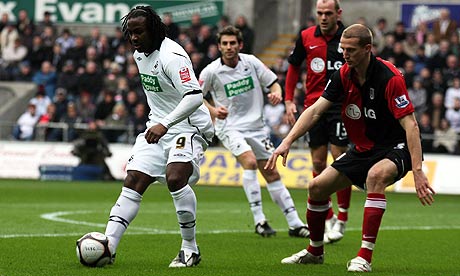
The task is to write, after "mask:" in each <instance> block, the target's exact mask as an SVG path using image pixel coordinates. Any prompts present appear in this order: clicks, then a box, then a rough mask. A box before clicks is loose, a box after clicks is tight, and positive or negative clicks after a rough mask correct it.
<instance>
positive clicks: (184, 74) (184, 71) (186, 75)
mask: <svg viewBox="0 0 460 276" xmlns="http://www.w3.org/2000/svg"><path fill="white" fill-rule="evenodd" d="M179 76H180V80H181V81H182V83H184V82H188V81H190V80H192V78H191V77H190V70H188V68H187V67H182V68H181V69H179Z"/></svg>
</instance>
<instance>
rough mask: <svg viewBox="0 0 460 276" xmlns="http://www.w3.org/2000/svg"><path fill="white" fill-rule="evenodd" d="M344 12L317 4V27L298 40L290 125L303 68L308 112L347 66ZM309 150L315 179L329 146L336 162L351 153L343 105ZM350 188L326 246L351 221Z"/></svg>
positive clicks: (290, 81)
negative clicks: (303, 66) (342, 43)
mask: <svg viewBox="0 0 460 276" xmlns="http://www.w3.org/2000/svg"><path fill="white" fill-rule="evenodd" d="M341 14H342V10H341V9H340V5H339V1H338V0H318V1H317V3H316V17H317V20H318V23H319V25H318V26H312V27H310V28H307V29H305V30H303V31H302V32H301V33H300V36H299V38H298V39H297V42H296V45H295V48H294V51H293V52H292V54H291V55H290V56H289V59H288V61H289V68H288V71H287V77H286V97H285V104H286V114H287V116H288V118H289V122H290V123H291V124H292V125H293V124H294V123H295V117H294V113H296V112H297V110H296V105H295V103H293V97H294V89H295V86H296V83H297V79H298V78H299V73H300V65H301V64H302V62H303V61H304V60H305V61H306V67H307V80H306V83H305V87H306V90H305V101H304V106H305V108H307V107H309V106H311V105H313V104H314V103H315V102H316V100H317V99H318V98H319V97H320V96H321V95H322V94H323V91H324V88H325V87H326V83H327V81H328V80H329V78H330V77H331V75H332V74H333V73H334V72H335V71H337V70H338V69H339V68H340V67H341V66H342V64H343V63H345V61H344V59H343V55H342V49H341V48H340V36H341V35H342V32H343V30H344V26H343V24H342V22H340V21H339V19H340V16H341ZM308 137H309V141H308V143H309V147H310V152H311V158H312V160H313V161H312V163H313V177H316V176H317V175H319V174H320V173H321V172H322V171H323V170H324V169H325V168H326V165H327V153H328V145H329V144H330V151H331V154H332V157H333V158H334V159H337V157H339V156H340V155H341V154H343V153H344V152H345V151H346V150H347V149H348V143H349V142H348V137H347V132H346V131H345V128H344V126H343V123H342V120H341V118H340V105H338V104H337V105H335V106H334V107H333V108H331V109H330V110H328V111H327V112H326V113H325V114H324V115H323V116H322V117H321V119H320V121H319V122H318V123H317V124H316V125H315V126H314V127H313V128H312V129H311V130H310V131H309V132H308ZM350 197H351V187H347V188H345V189H344V190H342V191H338V192H337V203H338V204H337V205H338V211H339V212H338V216H336V215H334V211H333V209H332V207H331V208H330V209H329V213H328V215H327V218H326V226H325V227H326V231H325V234H324V242H326V243H328V242H335V241H338V240H340V239H341V238H342V237H343V234H344V232H345V224H346V222H347V220H348V208H349V207H350Z"/></svg>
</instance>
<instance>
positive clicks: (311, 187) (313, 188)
mask: <svg viewBox="0 0 460 276" xmlns="http://www.w3.org/2000/svg"><path fill="white" fill-rule="evenodd" d="M308 196H309V197H310V198H311V199H314V200H320V199H321V198H322V197H323V191H322V189H321V186H320V185H319V183H318V181H317V179H315V178H313V179H312V180H311V181H310V182H309V183H308Z"/></svg>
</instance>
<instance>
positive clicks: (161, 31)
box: [121, 6, 167, 50]
mask: <svg viewBox="0 0 460 276" xmlns="http://www.w3.org/2000/svg"><path fill="white" fill-rule="evenodd" d="M136 17H145V19H146V20H147V28H148V30H149V31H150V33H151V34H152V36H153V40H154V48H155V50H158V49H160V45H161V42H162V41H163V40H164V39H165V37H166V29H167V27H166V25H165V24H164V23H163V22H161V18H160V16H158V14H157V13H156V12H155V11H154V10H153V9H152V7H150V6H136V7H135V8H133V9H131V11H130V12H129V13H128V14H127V15H125V16H123V17H122V18H121V31H122V32H123V36H124V37H125V38H126V39H127V40H128V41H129V42H131V39H130V37H129V33H128V20H129V19H131V18H136Z"/></svg>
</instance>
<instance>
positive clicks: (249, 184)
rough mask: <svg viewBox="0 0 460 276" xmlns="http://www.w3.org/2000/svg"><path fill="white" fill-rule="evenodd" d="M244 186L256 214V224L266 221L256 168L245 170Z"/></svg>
mask: <svg viewBox="0 0 460 276" xmlns="http://www.w3.org/2000/svg"><path fill="white" fill-rule="evenodd" d="M243 188H244V192H245V193H246V197H247V199H248V201H249V207H251V211H252V215H253V216H254V225H256V224H257V223H259V222H262V221H265V215H264V212H263V210H262V194H261V192H260V184H259V181H258V180H257V171H256V170H244V171H243Z"/></svg>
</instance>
